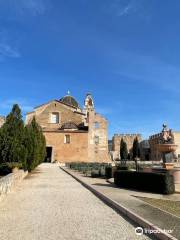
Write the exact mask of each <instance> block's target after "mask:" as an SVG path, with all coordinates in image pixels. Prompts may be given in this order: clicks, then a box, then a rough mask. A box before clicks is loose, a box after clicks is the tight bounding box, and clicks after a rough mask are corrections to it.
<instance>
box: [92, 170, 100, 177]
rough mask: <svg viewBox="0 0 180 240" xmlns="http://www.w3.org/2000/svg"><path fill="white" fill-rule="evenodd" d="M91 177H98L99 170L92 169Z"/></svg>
mask: <svg viewBox="0 0 180 240" xmlns="http://www.w3.org/2000/svg"><path fill="white" fill-rule="evenodd" d="M91 177H93V178H97V177H100V170H99V169H92V170H91Z"/></svg>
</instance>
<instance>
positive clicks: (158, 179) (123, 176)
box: [114, 171, 175, 194]
mask: <svg viewBox="0 0 180 240" xmlns="http://www.w3.org/2000/svg"><path fill="white" fill-rule="evenodd" d="M114 183H115V184H116V185H117V186H119V187H123V188H130V189H137V190H141V191H149V192H155V193H162V194H172V193H174V192H175V185H174V178H173V176H172V175H170V174H169V173H145V172H134V171H115V173H114Z"/></svg>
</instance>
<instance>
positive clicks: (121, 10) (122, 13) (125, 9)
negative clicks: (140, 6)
mask: <svg viewBox="0 0 180 240" xmlns="http://www.w3.org/2000/svg"><path fill="white" fill-rule="evenodd" d="M133 9H134V7H133V5H132V4H131V3H129V4H128V5H126V6H125V7H121V8H119V9H117V16H119V17H121V16H125V15H127V14H129V13H130V12H131V10H133Z"/></svg>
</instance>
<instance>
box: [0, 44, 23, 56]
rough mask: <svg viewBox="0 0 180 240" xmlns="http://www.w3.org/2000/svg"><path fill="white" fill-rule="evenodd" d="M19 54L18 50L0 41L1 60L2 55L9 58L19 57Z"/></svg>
mask: <svg viewBox="0 0 180 240" xmlns="http://www.w3.org/2000/svg"><path fill="white" fill-rule="evenodd" d="M20 56H21V55H20V53H19V51H18V50H17V49H15V48H13V47H11V46H10V45H9V44H7V43H1V42H0V59H1V60H3V58H4V57H10V58H19V57H20Z"/></svg>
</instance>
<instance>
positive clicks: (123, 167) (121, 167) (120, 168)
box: [117, 166, 129, 170]
mask: <svg viewBox="0 0 180 240" xmlns="http://www.w3.org/2000/svg"><path fill="white" fill-rule="evenodd" d="M117 170H129V167H128V166H117Z"/></svg>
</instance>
